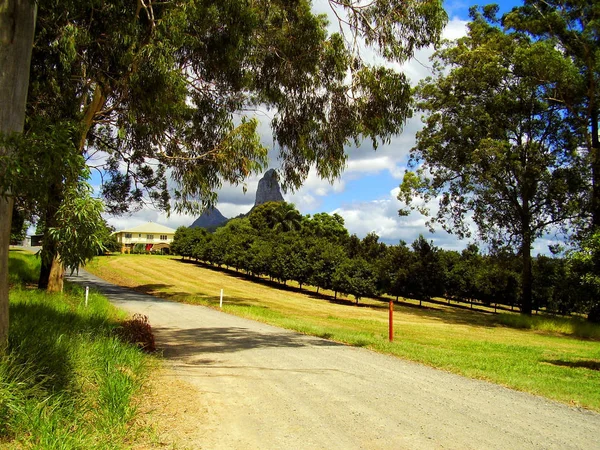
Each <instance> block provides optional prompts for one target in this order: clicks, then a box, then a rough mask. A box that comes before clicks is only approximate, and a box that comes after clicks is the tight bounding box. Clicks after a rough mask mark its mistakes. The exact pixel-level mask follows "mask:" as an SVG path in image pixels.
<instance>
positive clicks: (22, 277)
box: [8, 250, 40, 286]
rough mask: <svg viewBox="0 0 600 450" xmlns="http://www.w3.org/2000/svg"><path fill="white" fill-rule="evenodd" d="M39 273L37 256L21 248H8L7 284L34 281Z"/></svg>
mask: <svg viewBox="0 0 600 450" xmlns="http://www.w3.org/2000/svg"><path fill="white" fill-rule="evenodd" d="M39 274H40V261H39V259H38V258H37V256H35V255H33V254H31V253H28V252H25V251H23V250H10V257H9V259H8V284H9V285H10V286H14V285H22V284H26V283H35V282H36V281H37V279H38V277H39Z"/></svg>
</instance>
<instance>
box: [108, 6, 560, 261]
mask: <svg viewBox="0 0 600 450" xmlns="http://www.w3.org/2000/svg"><path fill="white" fill-rule="evenodd" d="M313 1H314V5H315V10H317V11H319V12H326V11H327V9H328V5H327V4H326V3H324V0H313ZM497 3H498V4H499V6H500V12H501V13H503V12H507V11H509V10H510V9H511V8H512V7H514V6H518V5H519V4H521V2H517V1H513V0H510V1H502V2H497ZM484 4H486V3H485V2H483V3H481V2H468V1H460V0H458V1H450V2H446V3H445V8H446V11H447V12H448V16H449V22H448V25H447V27H446V30H445V33H444V35H445V37H446V38H449V39H455V38H458V37H460V36H462V35H464V33H465V25H466V22H467V21H468V12H469V8H470V7H471V6H473V5H484ZM431 53H432V50H431V49H427V50H421V51H419V52H418V53H417V54H416V55H415V59H414V60H412V61H410V62H408V63H406V64H404V65H402V66H400V65H396V66H395V68H396V69H397V70H401V71H404V72H405V73H406V74H407V75H408V77H409V78H410V80H411V82H412V83H415V84H416V83H417V82H418V80H420V79H421V78H423V77H425V76H427V75H428V66H429V61H428V59H429V56H430V55H431ZM259 119H261V120H262V122H263V123H262V125H261V129H262V133H261V134H262V135H263V136H265V139H264V142H265V144H267V143H270V137H269V136H270V131H269V129H268V119H265V118H264V117H263V118H260V117H259ZM420 127H421V120H420V117H419V114H416V117H415V118H413V119H411V120H409V121H408V122H407V124H406V127H405V130H404V132H403V133H402V134H401V135H399V136H396V137H395V138H393V139H392V141H391V143H390V144H389V145H385V146H380V147H379V148H378V149H377V151H373V149H372V148H371V145H370V143H369V144H368V143H364V144H363V145H361V148H348V149H347V153H348V155H349V158H348V165H347V168H346V170H345V172H344V174H343V175H342V176H341V177H340V179H339V180H337V181H335V182H334V183H333V184H329V183H328V182H326V181H323V180H320V179H318V178H317V177H316V176H315V175H314V174H313V173H311V174H310V175H309V177H308V179H307V180H306V182H305V184H304V185H303V186H302V188H300V189H299V190H298V191H296V192H293V193H290V192H288V193H285V194H284V197H285V199H286V200H287V201H289V202H292V203H294V204H295V205H296V207H297V208H298V209H299V210H300V212H301V213H302V214H314V213H318V212H327V213H338V214H340V215H341V216H342V217H344V219H345V223H346V227H347V228H348V230H349V231H350V233H356V234H357V235H358V236H359V237H363V236H364V235H366V234H367V233H368V232H371V231H374V232H376V233H377V234H378V235H379V236H380V237H381V240H383V241H384V242H386V243H389V244H395V243H397V242H398V241H399V240H405V241H407V242H409V243H410V242H412V241H413V240H414V239H416V238H417V237H418V235H419V234H423V235H424V236H425V237H426V238H427V239H431V240H433V241H434V243H435V244H436V245H439V246H441V247H444V248H448V249H462V248H464V247H465V246H466V245H467V244H468V242H467V241H459V240H458V239H456V238H455V237H454V236H451V235H448V234H447V233H445V232H443V231H442V230H437V231H436V232H435V233H433V234H432V233H430V232H429V231H428V230H427V228H426V227H425V225H424V223H425V218H423V217H422V216H420V215H419V214H418V213H413V214H412V215H410V216H409V217H404V218H401V217H399V216H398V213H397V211H398V209H399V208H400V207H401V206H402V205H401V204H400V202H399V201H398V200H396V194H397V189H398V186H399V184H400V182H401V180H402V176H403V174H404V170H405V168H406V163H407V155H408V152H409V151H410V149H411V148H412V146H413V145H414V142H415V133H416V132H417V131H418V130H419V129H420ZM267 145H268V144H267ZM273 153H276V152H273ZM278 165H279V164H278V162H277V160H275V159H274V160H272V161H271V166H272V167H275V168H277V167H278ZM259 179H260V176H258V177H253V178H250V179H249V180H248V181H247V188H248V190H247V193H246V194H244V193H243V189H242V187H241V186H237V187H236V186H224V188H223V189H222V190H221V191H219V203H218V204H217V207H218V208H219V210H220V211H221V212H222V213H223V214H224V215H225V216H226V217H234V216H236V215H238V214H240V213H245V212H247V211H249V210H250V208H251V207H252V205H253V204H254V195H255V192H256V186H257V184H258V180H259ZM107 219H108V221H109V223H110V224H112V225H114V226H116V227H117V229H124V228H129V227H133V226H136V225H139V224H141V223H143V222H146V221H148V220H152V221H154V222H158V223H161V224H163V225H167V226H170V227H172V228H177V227H178V226H181V225H190V224H191V223H192V222H193V220H194V219H195V217H194V216H186V215H171V217H169V218H167V217H166V216H165V215H164V214H161V213H159V212H158V211H155V210H152V209H150V208H146V209H144V210H142V211H140V212H138V213H136V214H134V215H131V216H122V217H107ZM548 243H549V241H548V240H546V239H543V240H539V241H538V242H537V243H536V245H535V247H534V252H546V251H547V245H548Z"/></svg>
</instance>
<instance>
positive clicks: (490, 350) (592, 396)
mask: <svg viewBox="0 0 600 450" xmlns="http://www.w3.org/2000/svg"><path fill="white" fill-rule="evenodd" d="M90 269H91V270H92V271H93V272H95V273H97V274H98V275H100V276H102V277H103V278H105V279H107V280H110V281H113V282H116V283H118V284H121V285H124V286H129V287H133V288H135V289H138V290H140V291H143V292H147V293H152V294H154V295H158V296H161V297H164V298H169V299H172V300H176V301H182V302H187V303H194V304H202V305H206V306H210V307H213V308H218V307H219V292H220V289H224V293H225V295H224V306H223V309H224V310H225V311H226V312H229V313H232V314H236V315H240V316H243V317H248V318H251V319H254V320H260V321H263V322H266V323H270V324H273V325H277V326H280V327H284V328H288V329H292V330H296V331H299V332H301V333H306V334H311V335H315V336H320V337H324V338H328V339H333V340H335V341H338V342H343V343H347V344H350V345H356V346H361V347H367V348H370V349H373V350H375V351H378V352H383V353H388V354H392V355H396V356H398V357H401V358H405V359H409V360H412V361H417V362H421V363H424V364H427V365H430V366H433V367H437V368H440V369H443V370H448V371H450V372H454V373H458V374H461V375H465V376H469V377H473V378H479V379H485V380H489V381H492V382H494V383H498V384H502V385H505V386H508V387H511V388H514V389H519V390H523V391H527V392H531V393H535V394H539V395H543V396H546V397H549V398H552V399H556V400H559V401H562V402H565V403H568V404H574V405H580V406H584V407H586V408H591V409H595V410H598V411H600V390H599V389H598V386H600V342H598V340H597V339H598V338H599V336H600V332H599V331H600V328H599V327H598V326H595V325H592V324H587V323H584V322H582V321H581V320H580V319H579V318H572V319H570V318H555V317H551V316H542V315H540V316H533V317H531V318H521V316H519V315H518V314H510V313H505V314H493V313H483V312H475V311H471V310H468V309H458V308H453V307H450V306H447V305H444V304H437V305H432V304H429V305H428V306H427V307H426V308H419V307H418V306H417V305H415V304H412V303H401V304H399V305H396V307H395V313H394V342H392V343H390V342H388V304H387V303H385V302H381V301H379V300H371V299H364V300H362V299H361V302H360V305H359V306H356V305H355V304H354V300H353V299H337V300H334V299H333V296H329V295H317V294H316V293H315V292H314V290H313V289H312V288H311V290H308V291H299V290H298V289H297V288H282V287H279V286H277V285H276V284H274V283H269V282H268V281H266V280H262V281H261V282H256V281H252V280H250V279H248V278H246V277H245V276H243V275H242V274H235V273H231V272H225V271H221V270H213V269H210V268H206V267H201V266H198V265H196V264H193V263H189V262H181V261H180V260H179V259H175V258H165V257H162V258H158V257H155V256H139V255H132V256H127V255H124V256H119V257H106V258H98V259H97V260H96V261H95V262H94V264H93V265H92V266H91V267H90ZM325 294H329V293H325ZM577 336H587V337H588V339H581V338H578V337H577ZM590 338H594V339H596V340H594V339H590Z"/></svg>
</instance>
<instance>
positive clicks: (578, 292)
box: [171, 203, 595, 314]
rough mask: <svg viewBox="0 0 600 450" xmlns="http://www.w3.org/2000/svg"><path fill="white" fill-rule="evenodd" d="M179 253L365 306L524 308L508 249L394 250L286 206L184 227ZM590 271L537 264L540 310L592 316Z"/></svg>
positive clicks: (419, 246)
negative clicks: (212, 227)
mask: <svg viewBox="0 0 600 450" xmlns="http://www.w3.org/2000/svg"><path fill="white" fill-rule="evenodd" d="M171 250H172V252H174V253H176V254H179V255H181V256H183V257H187V258H193V259H196V260H199V261H203V262H205V263H208V264H214V265H217V266H223V265H224V266H228V267H231V268H234V269H236V270H241V271H244V272H246V273H248V274H250V275H254V276H267V277H270V278H271V279H275V280H278V281H280V282H281V283H284V284H285V283H286V282H287V281H288V280H293V281H296V282H297V283H298V284H299V285H300V288H302V286H303V285H306V284H309V285H312V286H315V287H316V288H317V292H318V291H319V290H320V289H329V290H333V291H334V292H335V295H336V296H337V293H342V294H351V295H353V296H354V297H355V299H356V301H357V302H358V301H359V299H360V298H361V297H366V296H376V295H379V294H389V295H392V296H395V297H406V298H415V299H420V300H427V299H431V298H434V297H445V298H447V299H453V300H457V301H467V302H472V301H477V302H481V303H483V304H487V305H489V304H492V303H493V304H498V305H506V306H510V307H511V308H512V307H514V306H518V307H519V308H522V303H521V293H522V284H521V279H520V277H519V273H520V271H521V267H520V265H521V263H522V261H521V260H520V259H519V258H518V257H517V256H516V255H515V254H513V253H511V252H509V251H507V250H503V251H496V252H494V253H492V254H488V255H483V254H481V253H480V251H479V249H478V248H477V247H476V246H475V245H470V246H468V247H467V248H466V249H465V250H463V251H462V252H456V251H447V250H442V249H440V248H437V247H435V246H434V245H433V244H432V243H431V242H428V241H427V240H426V239H424V238H423V237H422V236H420V237H419V238H418V239H416V240H415V241H414V242H413V243H412V244H411V245H410V246H408V245H407V244H406V243H404V242H401V243H400V244H399V245H386V244H384V243H382V242H379V238H378V236H377V235H376V234H374V233H370V234H368V235H367V236H365V237H364V238H363V239H359V238H358V237H357V236H356V235H349V233H348V231H347V230H346V228H345V227H344V220H343V218H342V217H340V216H339V215H337V214H333V215H329V214H326V213H320V214H315V215H314V216H312V217H310V216H301V215H300V213H299V212H298V211H297V210H296V209H295V208H294V207H293V205H290V204H286V203H266V204H264V205H260V206H258V207H256V208H254V209H253V210H252V211H251V213H250V214H249V216H248V217H245V218H238V219H233V220H231V221H229V222H228V223H227V225H225V226H224V227H221V228H219V229H217V230H216V231H215V232H214V233H209V232H207V231H206V230H204V229H202V228H186V227H181V228H179V229H178V230H177V232H176V234H175V240H174V242H173V245H172V248H171ZM587 270H589V267H587V268H586V267H585V264H584V263H582V262H581V258H578V259H573V258H571V259H561V258H551V257H546V256H538V257H537V258H534V260H533V274H534V276H533V294H532V295H533V304H534V307H535V308H545V309H546V310H548V311H551V312H556V313H561V314H568V313H571V312H580V313H587V312H589V311H590V310H591V309H592V306H593V305H594V301H595V296H594V295H593V293H594V290H590V286H589V285H587V284H586V283H585V282H584V281H583V276H584V275H585V273H586V271H587Z"/></svg>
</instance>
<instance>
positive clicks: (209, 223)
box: [190, 169, 285, 231]
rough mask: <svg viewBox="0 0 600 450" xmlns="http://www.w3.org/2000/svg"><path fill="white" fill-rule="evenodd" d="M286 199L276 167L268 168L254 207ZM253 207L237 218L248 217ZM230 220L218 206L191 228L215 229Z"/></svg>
mask: <svg viewBox="0 0 600 450" xmlns="http://www.w3.org/2000/svg"><path fill="white" fill-rule="evenodd" d="M284 201H285V200H284V199H283V195H281V188H280V187H279V178H278V176H277V172H275V170H274V169H269V170H267V171H266V172H265V174H264V175H263V177H262V178H261V179H260V180H259V182H258V189H257V190H256V200H255V201H254V206H253V207H252V209H254V208H256V207H257V206H258V205H262V204H263V203H267V202H284ZM252 209H251V210H250V211H248V212H247V213H246V214H240V215H238V216H236V217H235V218H236V219H237V218H242V217H247V216H248V215H249V214H250V212H251V211H252ZM228 221H229V219H228V218H227V217H225V216H224V215H223V214H221V212H220V211H219V210H218V209H217V208H212V209H207V210H206V211H204V213H202V215H201V216H200V217H198V218H197V219H196V220H195V221H194V223H193V224H191V225H190V228H206V229H207V230H209V231H214V230H216V229H217V228H218V227H220V226H223V225H225V224H226V223H227V222H228Z"/></svg>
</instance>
